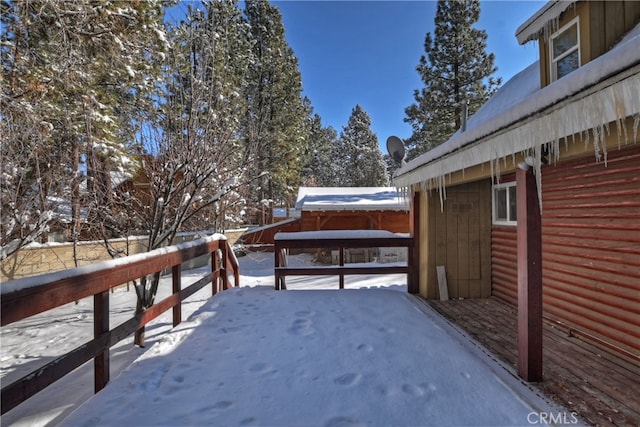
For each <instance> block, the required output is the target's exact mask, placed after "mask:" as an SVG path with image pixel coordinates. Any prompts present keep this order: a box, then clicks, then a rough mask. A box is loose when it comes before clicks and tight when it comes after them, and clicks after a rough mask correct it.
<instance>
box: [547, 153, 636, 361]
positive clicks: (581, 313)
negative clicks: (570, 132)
mask: <svg viewBox="0 0 640 427" xmlns="http://www.w3.org/2000/svg"><path fill="white" fill-rule="evenodd" d="M542 199H543V212H542V251H543V260H542V269H543V299H544V313H545V315H547V316H549V317H551V318H553V319H556V320H559V321H561V322H562V323H564V324H566V325H567V326H568V327H569V328H571V329H574V330H577V331H582V332H583V333H586V334H588V335H589V336H590V337H591V338H593V339H594V340H598V341H602V343H603V344H605V345H606V346H611V347H612V348H613V349H614V350H616V351H618V352H620V353H625V352H629V353H631V354H634V355H635V362H636V363H637V362H640V144H635V145H632V146H631V147H628V148H626V149H622V150H610V151H609V153H608V159H607V164H606V165H605V164H604V162H601V163H599V164H594V162H593V159H592V158H589V157H583V158H581V159H576V160H573V161H568V162H565V163H562V164H559V165H558V166H557V167H550V168H548V169H547V170H545V171H544V175H543V198H542Z"/></svg>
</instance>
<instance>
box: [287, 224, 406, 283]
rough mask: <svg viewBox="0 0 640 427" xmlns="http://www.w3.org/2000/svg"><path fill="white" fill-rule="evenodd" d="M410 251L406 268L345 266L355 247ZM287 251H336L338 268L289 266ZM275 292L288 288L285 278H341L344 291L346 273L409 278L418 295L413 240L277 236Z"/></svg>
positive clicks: (371, 235)
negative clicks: (347, 256) (351, 250)
mask: <svg viewBox="0 0 640 427" xmlns="http://www.w3.org/2000/svg"><path fill="white" fill-rule="evenodd" d="M391 247H404V248H407V251H408V253H407V265H406V266H404V265H389V266H386V265H375V266H373V265H366V266H364V265H362V264H360V265H356V266H349V265H345V262H344V261H345V259H344V250H345V249H356V248H391ZM288 249H334V250H336V249H337V250H338V265H337V266H330V267H324V266H321V267H289V266H288V265H287V258H286V251H287V250H288ZM274 252H275V254H274V255H275V256H274V258H275V289H276V290H281V289H287V287H286V282H285V276H339V288H340V289H344V276H345V275H347V274H397V273H405V274H406V275H407V290H408V292H409V293H417V292H418V291H417V289H416V286H417V283H418V281H417V279H416V278H415V272H416V270H415V268H414V265H415V260H414V251H413V238H411V237H402V236H398V235H395V234H393V233H390V232H385V231H382V230H348V231H333V230H327V231H302V232H297V233H278V234H276V235H275V238H274Z"/></svg>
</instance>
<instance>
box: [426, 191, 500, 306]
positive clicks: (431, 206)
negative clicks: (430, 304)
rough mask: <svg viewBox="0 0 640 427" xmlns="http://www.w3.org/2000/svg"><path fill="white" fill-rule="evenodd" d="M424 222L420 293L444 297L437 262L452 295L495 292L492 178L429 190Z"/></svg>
mask: <svg viewBox="0 0 640 427" xmlns="http://www.w3.org/2000/svg"><path fill="white" fill-rule="evenodd" d="M423 199H424V203H423V206H421V209H420V213H421V225H420V234H421V236H420V244H421V248H420V288H419V289H420V294H421V295H422V296H423V297H425V298H429V299H437V298H439V297H440V295H439V288H438V277H437V274H436V266H439V265H443V266H445V269H446V274H447V284H448V293H449V297H450V298H487V297H489V296H490V295H491V258H490V257H491V180H490V179H484V180H482V181H476V182H472V183H468V184H462V185H457V186H454V187H448V188H447V195H446V199H443V200H442V205H441V199H440V195H439V193H438V192H437V191H431V192H428V193H425V197H424V198H423Z"/></svg>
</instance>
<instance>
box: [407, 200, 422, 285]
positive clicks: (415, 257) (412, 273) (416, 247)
mask: <svg viewBox="0 0 640 427" xmlns="http://www.w3.org/2000/svg"><path fill="white" fill-rule="evenodd" d="M420 194H421V193H420V192H419V191H416V192H414V193H413V197H412V200H411V212H410V220H409V221H410V223H409V224H410V233H409V235H410V236H411V242H410V246H408V249H407V265H408V267H409V273H407V291H408V292H409V293H410V294H417V293H419V292H420V271H419V270H418V266H419V265H420Z"/></svg>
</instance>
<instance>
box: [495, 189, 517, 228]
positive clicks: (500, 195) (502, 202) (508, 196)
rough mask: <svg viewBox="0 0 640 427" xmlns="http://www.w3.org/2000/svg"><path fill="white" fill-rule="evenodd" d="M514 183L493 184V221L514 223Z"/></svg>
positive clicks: (515, 205) (503, 223) (515, 215)
mask: <svg viewBox="0 0 640 427" xmlns="http://www.w3.org/2000/svg"><path fill="white" fill-rule="evenodd" d="M517 211H518V209H517V199H516V183H515V182H507V183H505V184H499V185H494V186H493V223H494V224H499V225H516V220H517Z"/></svg>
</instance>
